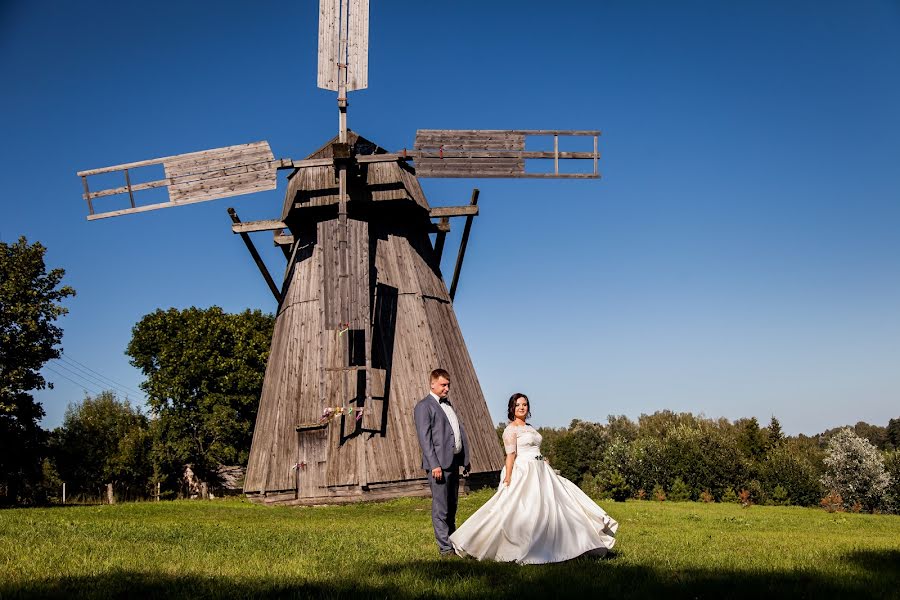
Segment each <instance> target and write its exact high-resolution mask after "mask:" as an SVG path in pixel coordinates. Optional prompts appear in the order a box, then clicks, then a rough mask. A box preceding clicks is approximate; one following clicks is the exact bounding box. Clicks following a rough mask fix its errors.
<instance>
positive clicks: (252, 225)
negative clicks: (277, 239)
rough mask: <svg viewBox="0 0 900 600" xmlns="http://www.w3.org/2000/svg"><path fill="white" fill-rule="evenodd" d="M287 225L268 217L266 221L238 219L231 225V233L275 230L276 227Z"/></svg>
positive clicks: (280, 227)
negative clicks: (243, 220)
mask: <svg viewBox="0 0 900 600" xmlns="http://www.w3.org/2000/svg"><path fill="white" fill-rule="evenodd" d="M286 227H287V225H285V224H284V221H279V220H278V219H269V220H267V221H247V222H246V223H245V222H242V221H238V222H237V223H235V224H234V225H232V226H231V231H232V233H253V232H255V231H275V230H276V229H284V228H286Z"/></svg>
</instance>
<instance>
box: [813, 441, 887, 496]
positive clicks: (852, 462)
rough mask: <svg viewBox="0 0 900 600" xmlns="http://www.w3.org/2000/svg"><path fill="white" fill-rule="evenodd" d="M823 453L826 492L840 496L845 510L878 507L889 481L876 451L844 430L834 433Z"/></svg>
mask: <svg viewBox="0 0 900 600" xmlns="http://www.w3.org/2000/svg"><path fill="white" fill-rule="evenodd" d="M825 452H826V456H825V460H824V461H823V462H824V464H825V475H823V476H822V485H823V486H824V487H825V490H826V492H835V493H837V494H840V496H841V498H842V499H843V502H844V506H845V507H847V508H852V507H853V506H854V505H856V504H857V503H858V504H859V505H861V506H862V507H863V508H865V509H868V510H873V509H875V508H878V506H879V505H880V504H881V503H882V501H883V500H884V496H885V492H886V491H887V489H888V486H889V485H890V481H891V479H890V476H889V475H888V474H887V473H886V472H885V470H884V459H883V458H882V456H881V453H880V452H879V451H878V449H877V448H875V446H873V445H872V444H871V443H869V441H868V440H867V439H865V438H861V437H859V436H858V435H856V434H855V433H853V431H851V430H850V429H849V428H847V427H845V428H844V429H841V430H840V431H839V432H837V433H836V434H834V436H833V437H832V438H831V440H830V441H829V442H828V448H827V449H826V451H825Z"/></svg>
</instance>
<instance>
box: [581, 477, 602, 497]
mask: <svg viewBox="0 0 900 600" xmlns="http://www.w3.org/2000/svg"><path fill="white" fill-rule="evenodd" d="M578 487H580V488H581V491H582V492H584V493H585V494H587V495H588V496H590V497H591V498H604V495H603V489H602V488H601V487H600V485H599V484H598V482H597V478H596V477H594V476H593V475H591V474H590V473H587V474H586V475H585V476H584V477H582V478H581V483H580V484H579V486H578Z"/></svg>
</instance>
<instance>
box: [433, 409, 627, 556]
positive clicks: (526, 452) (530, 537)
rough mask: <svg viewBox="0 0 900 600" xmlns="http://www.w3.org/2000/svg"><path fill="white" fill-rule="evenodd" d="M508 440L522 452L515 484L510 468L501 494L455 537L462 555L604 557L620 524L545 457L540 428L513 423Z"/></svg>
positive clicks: (505, 436) (506, 433) (505, 438)
mask: <svg viewBox="0 0 900 600" xmlns="http://www.w3.org/2000/svg"><path fill="white" fill-rule="evenodd" d="M503 445H504V446H505V448H506V452H507V454H508V453H511V452H513V451H515V452H516V460H515V463H514V464H513V472H512V478H511V480H510V484H509V487H507V486H505V485H504V484H503V479H504V478H505V476H506V468H505V467H504V469H503V471H502V472H501V474H500V487H499V489H498V490H497V493H496V494H494V495H493V496H492V497H491V499H490V500H488V501H487V502H486V503H485V504H484V506H482V507H481V508H480V509H478V510H477V511H476V512H475V514H473V515H472V516H471V517H469V518H468V519H467V520H466V522H465V523H463V524H462V525H461V526H460V527H459V529H457V530H456V532H454V533H453V535H451V536H450V543H451V544H453V548H454V549H455V550H456V553H457V554H459V555H460V556H470V557H472V558H477V559H478V560H496V561H502V562H509V561H515V562H517V563H521V564H536V563H554V562H561V561H564V560H569V559H571V558H575V557H577V556H581V555H582V554H586V553H590V554H592V555H599V556H602V555H603V554H605V553H606V551H607V550H609V549H610V548H612V547H613V544H615V542H616V539H615V534H616V530H617V529H618V528H619V524H618V523H617V522H616V521H614V520H613V519H612V518H610V516H609V515H607V514H606V512H604V510H603V509H602V508H600V507H599V506H597V504H596V503H595V502H594V501H593V500H591V499H590V498H589V497H588V496H587V494H585V493H584V492H582V491H581V490H580V489H579V488H578V486H576V485H575V484H574V483H572V482H571V481H569V480H568V479H566V478H565V477H560V476H559V475H557V474H556V472H555V471H554V470H553V469H552V468H551V467H550V465H549V464H547V463H546V462H545V461H544V460H543V457H541V455H540V453H541V452H540V450H541V434H539V433H538V432H537V431H536V430H535V429H534V427H532V426H531V425H519V426H515V425H508V426H507V427H506V429H505V430H504V432H503Z"/></svg>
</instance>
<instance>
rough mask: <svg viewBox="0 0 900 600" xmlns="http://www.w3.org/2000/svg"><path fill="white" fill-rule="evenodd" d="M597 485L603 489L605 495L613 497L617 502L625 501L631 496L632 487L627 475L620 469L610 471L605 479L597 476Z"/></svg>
mask: <svg viewBox="0 0 900 600" xmlns="http://www.w3.org/2000/svg"><path fill="white" fill-rule="evenodd" d="M597 485H598V486H599V487H600V489H601V490H603V494H602V496H603V497H608V498H612V499H613V500H616V501H617V502H625V500H627V499H628V498H629V497H631V488H630V487H629V486H628V482H627V481H626V480H625V477H624V476H623V475H622V474H621V473H619V472H618V471H612V472H610V473H608V474H607V475H606V477H605V479H601V478H600V476H598V477H597Z"/></svg>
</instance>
